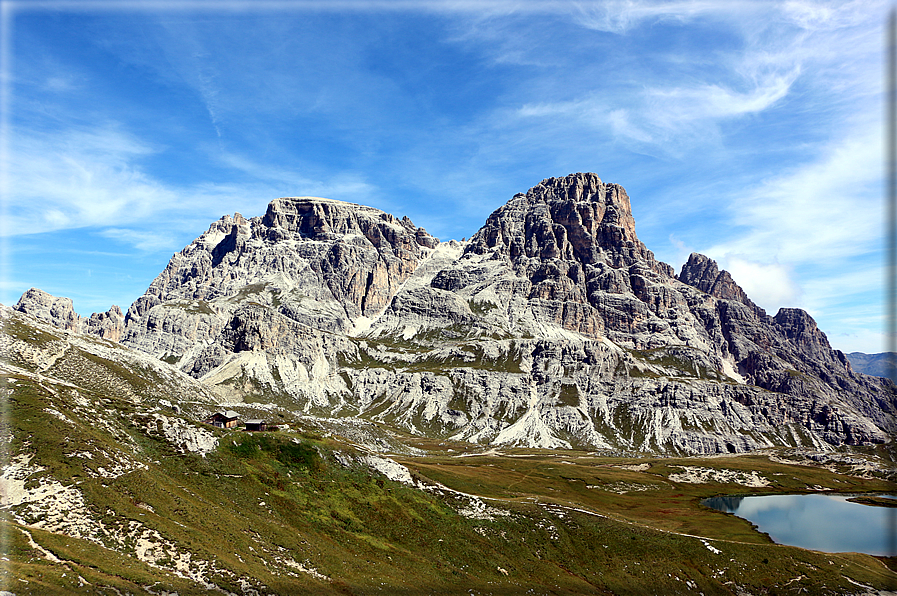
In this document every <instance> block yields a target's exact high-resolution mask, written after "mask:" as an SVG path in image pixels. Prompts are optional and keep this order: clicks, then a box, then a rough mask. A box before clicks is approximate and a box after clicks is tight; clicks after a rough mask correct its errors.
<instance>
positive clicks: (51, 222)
mask: <svg viewBox="0 0 897 596" xmlns="http://www.w3.org/2000/svg"><path fill="white" fill-rule="evenodd" d="M10 145H11V151H10V152H9V158H8V159H9V162H8V164H7V171H8V172H9V192H8V194H7V196H6V197H5V208H6V216H7V217H8V218H9V220H8V221H7V225H6V226H5V232H6V233H7V234H10V235H19V234H34V233H40V232H47V231H52V230H60V229H66V228H77V227H84V226H96V225H115V224H116V223H121V222H128V221H134V220H136V219H140V218H144V217H146V216H148V215H149V214H150V213H154V212H157V211H160V210H165V209H168V208H171V207H172V206H174V205H176V204H177V201H178V198H179V197H178V196H177V194H176V193H174V192H173V191H172V190H171V189H170V188H167V187H166V186H165V185H164V184H162V183H160V182H159V181H157V180H154V179H153V178H152V177H151V176H149V175H147V174H146V173H145V172H144V171H143V169H142V168H141V167H140V166H139V165H138V164H139V161H140V160H141V159H142V158H144V157H146V156H148V155H151V154H153V153H155V152H156V151H157V149H156V148H154V147H152V146H151V145H149V144H147V143H145V142H142V141H140V140H139V139H137V138H136V137H134V136H133V135H130V134H128V133H126V132H124V131H122V130H121V129H119V128H117V127H116V126H114V125H108V126H100V127H97V128H92V129H86V128H78V129H69V130H67V131H65V132H61V133H45V132H37V131H33V130H32V131H19V133H18V134H15V135H14V138H13V139H12V140H11V141H10Z"/></svg>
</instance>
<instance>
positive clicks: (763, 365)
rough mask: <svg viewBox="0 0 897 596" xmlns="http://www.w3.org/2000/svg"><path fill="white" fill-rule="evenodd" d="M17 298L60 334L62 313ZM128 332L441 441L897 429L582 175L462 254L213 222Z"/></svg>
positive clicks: (384, 221) (757, 437) (257, 395)
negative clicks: (658, 251)
mask: <svg viewBox="0 0 897 596" xmlns="http://www.w3.org/2000/svg"><path fill="white" fill-rule="evenodd" d="M51 298H52V297H51ZM23 300H24V298H23ZM32 302H34V306H33V307H29V308H31V311H32V312H33V313H36V314H35V316H42V317H43V319H44V320H51V321H55V322H54V324H57V325H59V326H65V325H68V324H70V323H69V322H68V321H69V318H70V317H68V315H67V314H66V313H67V312H68V310H70V308H69V309H68V310H67V306H66V304H62V303H54V302H53V301H52V300H48V299H43V298H42V299H41V300H33V301H32ZM54 304H55V305H56V306H55V307H54ZM68 306H69V307H70V304H69V305H68ZM54 309H55V310H54ZM23 312H24V311H23ZM126 319H127V322H126V328H125V331H124V334H123V336H122V340H121V341H122V343H124V344H126V345H128V346H130V347H134V348H136V349H139V350H142V351H144V352H147V353H149V354H152V355H154V356H156V357H157V358H161V359H164V360H166V361H167V362H169V363H171V364H173V365H174V366H176V367H178V368H179V369H181V370H182V371H184V372H186V373H188V374H190V375H192V376H193V377H195V378H197V379H200V380H202V382H203V383H205V385H206V386H208V387H211V388H212V389H214V390H215V391H216V392H217V393H218V395H219V396H220V397H221V398H222V399H225V400H227V401H239V400H244V399H245V400H251V401H256V402H259V401H260V402H265V403H276V404H279V405H280V406H282V407H289V408H292V409H295V410H301V411H304V412H308V413H312V414H320V415H326V416H360V417H365V418H368V419H373V420H377V421H380V422H383V423H387V424H390V425H395V426H398V427H402V428H404V429H406V430H408V431H410V432H412V433H418V434H423V435H429V436H434V437H452V438H455V439H462V440H468V441H473V442H479V443H484V444H496V445H519V446H528V447H547V448H569V447H582V448H592V449H596V448H597V449H608V450H614V451H617V452H621V451H626V452H635V451H642V452H653V453H682V454H699V453H719V452H745V451H749V450H753V449H759V448H763V447H768V446H775V445H794V446H806V447H812V448H814V449H834V448H835V447H836V446H838V445H842V444H849V445H863V444H873V443H881V442H885V441H887V440H888V437H889V433H891V432H894V431H895V430H897V428H895V404H897V398H895V389H894V386H893V384H891V383H890V382H889V381H887V380H884V379H879V378H873V377H868V376H866V375H861V374H857V373H855V372H853V371H852V370H851V369H850V367H849V365H848V364H847V360H846V358H845V357H844V355H843V354H842V353H841V352H838V351H836V350H833V349H832V348H831V347H830V345H829V344H828V340H827V338H826V337H825V334H824V333H822V332H821V331H820V330H819V329H818V328H817V326H816V324H815V322H814V321H813V319H812V318H811V317H810V316H809V315H808V314H807V313H806V312H804V311H802V310H800V309H782V310H780V311H779V313H777V314H776V315H775V316H774V317H772V316H769V315H767V314H766V313H765V312H764V311H763V309H761V308H759V307H758V306H756V305H755V304H754V303H753V302H751V300H750V299H749V297H748V296H747V295H746V293H745V292H744V290H743V289H742V288H741V287H739V286H738V284H737V283H736V282H735V280H734V279H732V276H731V275H729V273H728V272H726V271H720V270H719V267H718V265H717V264H716V263H715V262H714V261H713V260H711V259H709V258H708V257H706V256H703V255H699V254H693V255H691V257H690V258H689V260H688V262H687V263H686V264H685V265H684V266H683V268H682V270H681V272H680V273H679V275H678V276H677V275H676V274H675V272H674V270H673V268H672V267H670V266H669V265H667V264H665V263H662V262H660V261H658V260H656V259H655V258H654V255H653V253H652V252H651V251H650V250H648V249H647V248H646V247H645V245H644V244H642V242H641V241H639V239H638V237H637V236H636V232H635V220H634V218H633V216H632V209H631V205H630V201H629V196H628V195H627V194H626V191H625V190H624V189H623V188H622V187H621V186H619V185H616V184H608V183H605V182H603V181H602V180H601V179H600V178H599V177H598V176H597V175H595V174H588V173H587V174H571V175H569V176H565V177H562V178H549V179H546V180H543V181H542V182H541V183H539V184H538V185H536V186H534V187H533V188H531V189H530V190H529V191H527V192H526V193H525V194H523V193H520V194H517V195H515V196H514V197H512V198H511V200H509V201H508V202H507V203H506V204H505V205H503V206H501V207H499V208H498V209H496V210H495V212H493V213H492V215H490V216H489V218H488V219H487V221H486V223H485V225H484V226H483V227H482V228H481V229H480V230H479V231H477V232H476V233H475V234H474V235H473V236H472V237H471V239H470V240H469V241H467V242H456V241H450V242H442V243H440V242H439V241H438V240H437V239H435V238H433V237H432V236H430V235H429V234H428V233H427V232H426V231H425V230H424V229H423V228H418V227H416V226H415V225H414V224H413V223H412V222H411V221H410V220H408V218H402V219H399V218H396V217H394V216H392V215H389V214H386V213H384V212H382V211H379V210H376V209H373V208H370V207H364V206H361V205H354V204H351V203H343V202H339V201H332V200H328V199H317V198H308V197H304V198H286V199H277V200H275V201H272V202H271V204H270V205H269V206H268V210H267V212H266V213H265V215H264V216H262V217H254V218H251V219H245V218H243V217H242V216H241V215H240V214H236V215H235V216H234V217H229V216H225V217H223V218H222V219H220V220H219V221H217V222H215V223H213V224H212V225H211V227H210V228H209V230H208V231H207V232H205V233H204V234H203V235H202V236H200V237H199V238H197V239H196V240H195V241H194V242H192V243H191V244H190V245H189V246H187V247H186V248H185V249H184V250H182V251H181V252H180V253H178V254H176V255H174V256H173V257H172V259H171V261H170V263H169V264H168V267H167V268H166V269H165V271H163V272H162V273H161V274H160V275H159V277H157V278H156V280H155V281H153V283H152V284H151V285H150V287H149V289H148V290H147V292H146V294H145V295H144V296H142V297H141V298H139V299H138V300H137V301H135V303H134V304H132V305H131V307H130V309H129V310H128V314H127V317H126Z"/></svg>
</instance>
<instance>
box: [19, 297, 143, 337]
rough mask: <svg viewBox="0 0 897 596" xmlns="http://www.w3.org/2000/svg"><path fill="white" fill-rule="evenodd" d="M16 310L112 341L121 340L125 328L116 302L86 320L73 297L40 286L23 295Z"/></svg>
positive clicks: (50, 322) (62, 326) (57, 325)
mask: <svg viewBox="0 0 897 596" xmlns="http://www.w3.org/2000/svg"><path fill="white" fill-rule="evenodd" d="M13 310H16V311H18V312H20V313H24V314H26V315H30V316H32V317H34V318H35V319H37V320H39V321H42V322H44V323H49V324H50V325H53V326H54V327H58V328H60V329H66V330H68V331H74V332H75V333H88V334H90V335H99V336H100V337H103V338H105V339H110V340H112V341H119V340H120V339H121V336H122V333H123V332H124V327H125V325H124V323H125V317H124V315H123V314H122V312H121V309H120V308H119V307H118V306H115V305H114V304H113V305H112V308H110V309H109V310H108V311H106V312H104V313H93V314H92V315H90V318H87V319H85V318H83V317H82V316H81V315H79V314H78V313H76V312H75V309H74V305H73V303H72V299H71V298H63V297H57V296H53V295H52V294H48V293H47V292H44V291H43V290H39V289H37V288H31V289H30V290H28V291H26V292H25V293H24V294H22V297H21V298H19V301H18V302H17V303H16V305H15V306H14V307H13Z"/></svg>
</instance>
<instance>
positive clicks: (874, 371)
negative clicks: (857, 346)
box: [847, 352, 897, 379]
mask: <svg viewBox="0 0 897 596" xmlns="http://www.w3.org/2000/svg"><path fill="white" fill-rule="evenodd" d="M847 360H848V361H849V362H850V365H851V366H852V367H853V370H855V371H857V372H861V373H863V374H864V375H872V376H875V377H885V378H889V379H893V378H894V373H895V371H897V354H895V353H894V352H882V353H880V354H864V353H862V352H851V353H849V354H847Z"/></svg>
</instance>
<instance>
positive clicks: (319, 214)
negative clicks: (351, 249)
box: [261, 197, 439, 248]
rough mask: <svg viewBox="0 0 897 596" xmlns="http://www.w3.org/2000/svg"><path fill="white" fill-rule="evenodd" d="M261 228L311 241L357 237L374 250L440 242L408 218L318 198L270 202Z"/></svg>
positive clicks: (430, 246) (292, 198) (282, 199)
mask: <svg viewBox="0 0 897 596" xmlns="http://www.w3.org/2000/svg"><path fill="white" fill-rule="evenodd" d="M261 223H262V225H264V226H266V227H267V228H269V229H270V230H271V231H272V232H274V235H275V236H279V235H280V234H285V235H291V236H299V237H301V238H308V239H311V240H336V239H339V238H342V237H344V236H347V235H353V234H357V235H360V236H362V237H364V238H366V239H368V240H369V241H370V242H371V243H372V244H373V245H374V246H377V247H380V246H382V245H383V244H384V243H389V244H390V245H394V244H396V242H398V243H400V244H402V243H405V242H412V243H414V244H418V245H420V246H425V247H427V248H433V247H435V246H436V245H437V244H438V243H439V241H438V240H437V239H436V238H433V237H432V236H430V235H429V234H428V233H427V232H426V230H424V229H423V228H418V227H416V226H415V225H414V224H413V223H412V222H411V220H410V219H408V217H403V218H402V219H398V218H396V217H395V216H393V215H391V214H389V213H385V212H383V211H380V210H379V209H375V208H373V207H366V206H364V205H357V204H355V203H346V202H344V201H335V200H332V199H323V198H319V197H287V198H280V199H276V200H274V201H271V202H270V203H269V204H268V210H267V212H266V213H265V216H264V217H263V218H262V222H261Z"/></svg>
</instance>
